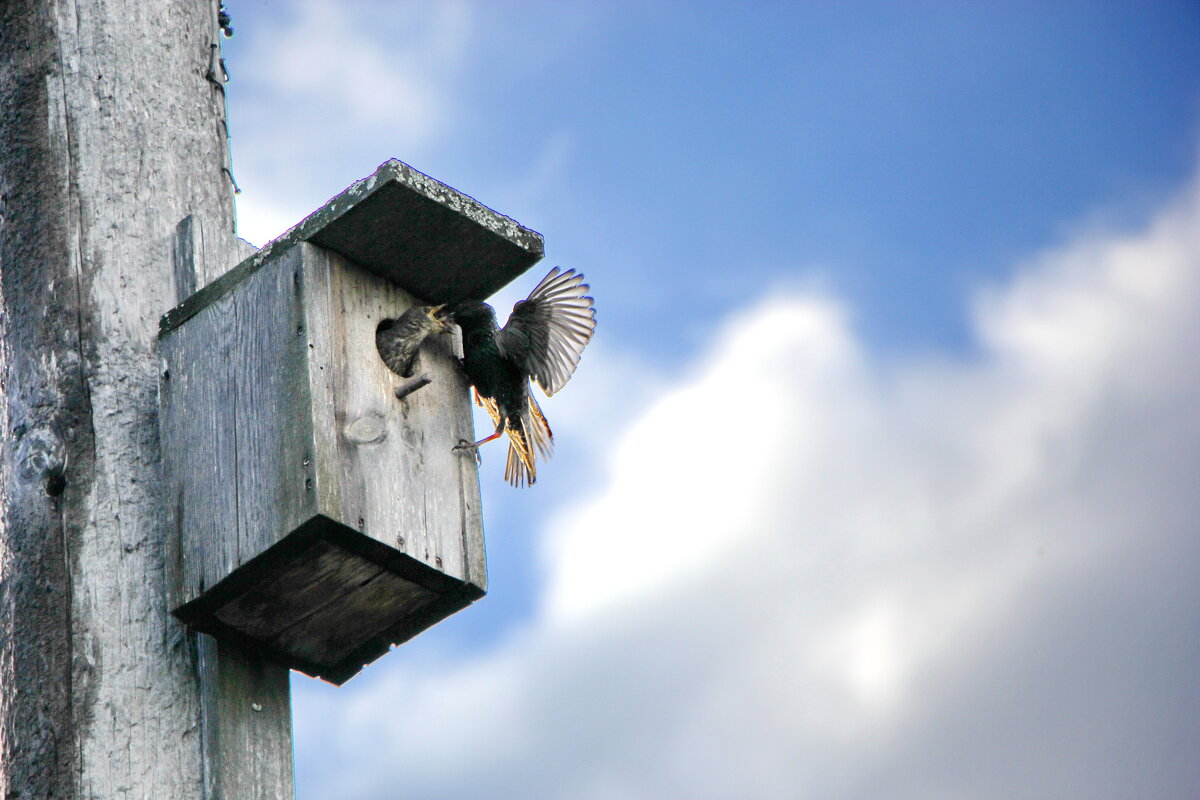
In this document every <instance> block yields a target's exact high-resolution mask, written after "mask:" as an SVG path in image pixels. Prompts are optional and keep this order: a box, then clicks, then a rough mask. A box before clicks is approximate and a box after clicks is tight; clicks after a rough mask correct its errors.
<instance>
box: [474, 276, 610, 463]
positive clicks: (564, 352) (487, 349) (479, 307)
mask: <svg viewBox="0 0 1200 800" xmlns="http://www.w3.org/2000/svg"><path fill="white" fill-rule="evenodd" d="M588 288H589V287H588V285H587V284H586V283H584V282H583V275H582V274H580V273H578V272H576V271H575V270H573V269H569V270H567V271H566V272H561V271H560V270H559V268H558V267H555V268H554V269H552V270H550V272H549V274H547V275H546V277H544V278H542V281H541V283H539V284H538V285H537V286H536V287H535V288H534V290H533V291H532V292H530V294H529V297H528V298H527V299H525V300H522V301H521V302H519V303H517V304H516V305H515V306H513V310H512V314H510V315H509V317H508V322H506V323H505V325H504V327H503V328H501V327H500V326H499V325H498V324H497V322H496V310H495V309H494V308H492V307H491V306H490V305H488V304H487V303H483V302H479V301H468V302H465V303H459V304H458V305H456V306H454V307H453V308H451V310H450V315H451V317H452V318H453V320H454V321H455V322H456V323H458V325H459V327H460V328H461V329H462V335H463V369H464V370H465V371H466V373H467V378H468V379H469V380H470V381H471V384H472V385H473V386H474V387H475V398H476V400H477V401H478V402H479V404H480V405H481V406H483V408H484V409H485V410H486V411H487V412H488V415H489V416H490V417H491V418H492V421H493V422H494V423H495V424H496V432H495V433H493V434H492V435H491V436H488V437H486V438H484V439H480V440H479V441H478V442H474V443H473V444H466V443H464V444H461V445H459V446H458V447H457V448H455V449H457V450H469V451H474V450H475V449H477V448H478V447H479V446H480V445H481V444H484V443H485V442H490V441H492V440H493V439H498V438H499V437H500V436H501V435H502V434H505V433H507V434H508V441H509V448H508V463H507V465H506V467H505V470H504V477H505V478H506V479H507V480H508V482H509V483H511V484H512V485H513V486H525V485H532V484H533V483H534V482H535V481H536V480H537V469H536V456H537V455H540V456H542V457H543V458H544V457H547V456H549V455H550V452H551V449H552V447H553V444H554V437H553V435H552V434H551V432H550V425H549V424H548V423H547V422H546V417H545V416H543V415H542V409H541V408H540V407H539V406H538V404H537V401H536V400H534V398H533V395H531V394H530V392H529V380H530V378H532V379H533V380H534V381H536V382H537V384H538V385H539V386H541V387H542V391H544V392H545V393H546V395H547V396H550V395H552V394H554V393H555V392H557V391H558V390H559V389H561V388H562V387H563V386H564V385H565V384H566V382H567V381H568V380H570V379H571V375H572V374H573V373H574V372H575V367H576V366H577V365H578V364H579V356H580V355H581V354H582V353H583V348H584V347H586V346H587V343H588V342H589V341H591V338H592V332H593V331H594V330H595V328H596V311H595V309H594V308H593V307H592V298H591V297H588V296H587V292H588Z"/></svg>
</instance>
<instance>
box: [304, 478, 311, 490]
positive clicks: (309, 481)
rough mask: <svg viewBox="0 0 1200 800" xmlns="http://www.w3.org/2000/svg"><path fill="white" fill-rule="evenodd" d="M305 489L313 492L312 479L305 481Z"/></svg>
mask: <svg viewBox="0 0 1200 800" xmlns="http://www.w3.org/2000/svg"><path fill="white" fill-rule="evenodd" d="M304 488H305V489H307V490H309V491H310V492H311V491H312V478H305V479H304Z"/></svg>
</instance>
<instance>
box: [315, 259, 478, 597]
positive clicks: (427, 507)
mask: <svg viewBox="0 0 1200 800" xmlns="http://www.w3.org/2000/svg"><path fill="white" fill-rule="evenodd" d="M304 262H305V275H306V286H307V287H308V290H309V291H310V293H311V294H310V301H309V303H308V309H309V312H310V314H311V315H312V322H313V325H312V327H313V329H314V330H319V331H320V332H321V334H322V336H321V337H314V340H313V344H314V348H313V349H312V350H310V356H311V359H312V361H311V363H310V365H309V376H310V379H311V380H312V388H311V391H312V396H313V405H314V414H315V416H316V419H317V422H316V425H315V429H316V431H317V437H318V448H317V449H318V454H319V459H318V470H317V482H318V494H319V497H320V500H321V505H322V509H323V510H325V513H327V514H329V515H330V516H332V517H334V518H335V519H338V520H339V521H340V522H342V523H343V524H345V525H347V526H349V527H351V528H353V529H355V530H358V531H361V532H362V533H364V534H366V535H367V536H369V537H371V538H373V539H375V540H376V541H379V542H381V543H383V544H386V545H388V546H389V547H392V548H396V549H397V550H399V551H401V552H403V553H405V554H407V555H409V556H411V557H412V558H414V559H417V560H418V561H420V562H422V563H424V564H426V565H427V566H429V567H432V568H433V569H435V570H437V571H439V572H442V573H444V574H446V575H448V576H451V577H453V578H456V579H458V580H460V581H468V582H471V583H474V584H475V585H476V586H478V587H479V588H481V589H482V588H483V587H484V586H485V585H486V578H485V577H484V574H483V572H484V570H483V538H482V522H481V515H480V511H479V482H478V473H477V469H476V465H475V462H474V460H473V459H472V458H470V457H469V456H464V455H462V454H460V453H456V452H454V451H453V447H454V445H455V444H457V443H458V442H459V441H460V440H461V441H471V440H472V439H473V436H474V430H473V426H472V422H471V413H470V408H469V405H468V400H467V397H468V395H467V385H466V383H465V380H464V378H463V377H462V376H461V374H460V373H459V369H458V367H457V365H456V364H455V362H454V351H455V348H456V342H455V336H453V335H445V334H438V335H433V336H431V337H430V338H429V339H427V340H426V342H425V344H424V345H423V346H422V348H421V352H420V355H419V357H418V360H417V363H416V365H415V367H414V375H422V374H423V375H427V376H428V377H429V378H430V379H431V383H430V384H429V385H427V386H425V387H424V388H422V389H420V390H418V391H416V392H413V393H412V394H409V395H408V396H406V397H405V398H404V399H397V398H396V396H395V389H396V387H397V386H398V385H399V384H401V383H403V382H404V379H403V378H401V377H399V376H397V375H396V374H395V373H393V372H391V371H390V370H389V369H388V368H387V366H386V365H385V364H384V363H383V361H382V359H381V358H380V356H379V351H378V350H377V348H376V345H375V331H376V328H377V327H378V325H379V323H380V322H381V321H382V320H384V319H387V318H397V317H399V316H400V315H401V314H402V313H403V312H404V311H405V310H407V309H408V308H409V307H410V306H411V305H413V304H414V303H416V302H419V301H418V300H417V299H416V298H414V297H413V296H412V295H410V294H409V293H408V292H406V291H405V290H404V289H402V288H400V287H398V286H396V285H394V284H392V283H390V282H388V281H387V280H385V279H383V278H381V277H379V276H378V275H376V274H374V273H372V272H369V271H367V270H366V269H363V268H362V267H360V266H358V265H357V264H355V263H354V262H351V261H349V260H348V259H346V258H344V257H342V256H339V255H337V254H336V253H333V252H331V251H327V250H324V249H322V248H318V247H314V246H312V245H305V246H304ZM318 319H319V320H320V322H319V323H318V322H317V320H318Z"/></svg>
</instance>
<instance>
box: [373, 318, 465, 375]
mask: <svg viewBox="0 0 1200 800" xmlns="http://www.w3.org/2000/svg"><path fill="white" fill-rule="evenodd" d="M443 308H444V307H443V306H413V307H412V308H410V309H408V310H407V311H405V312H404V313H403V314H401V315H400V319H385V320H384V321H383V322H380V323H379V327H378V328H376V329H375V346H376V347H377V348H378V349H379V355H380V357H381V358H383V363H385V364H387V366H388V369H390V370H391V371H392V372H394V373H396V374H397V375H399V376H400V377H402V378H409V377H412V371H413V362H415V361H416V360H417V351H418V350H420V349H421V342H423V341H425V337H427V336H429V334H431V333H450V332H451V328H450V326H449V325H447V324H446V322H445V320H443V319H442V318H441V317H440V316H438V315H439V314H440V313H441V312H442V310H443Z"/></svg>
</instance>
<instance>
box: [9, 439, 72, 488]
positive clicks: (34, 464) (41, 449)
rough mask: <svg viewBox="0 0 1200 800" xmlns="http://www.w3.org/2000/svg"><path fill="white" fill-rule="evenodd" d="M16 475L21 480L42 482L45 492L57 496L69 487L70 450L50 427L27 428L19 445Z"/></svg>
mask: <svg viewBox="0 0 1200 800" xmlns="http://www.w3.org/2000/svg"><path fill="white" fill-rule="evenodd" d="M17 464H18V465H19V466H18V468H17V474H18V475H20V477H21V480H22V481H26V482H32V481H37V480H40V481H42V482H43V484H44V487H45V490H46V494H48V495H50V496H51V497H57V496H58V495H60V494H62V493H63V490H64V489H65V488H66V486H67V479H66V467H67V449H66V445H65V444H64V443H63V440H62V437H60V436H59V435H58V434H57V433H55V431H54V430H53V429H52V428H50V427H48V426H34V427H30V428H27V429H26V430H25V432H24V435H23V436H22V437H21V443H20V445H18V447H17Z"/></svg>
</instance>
